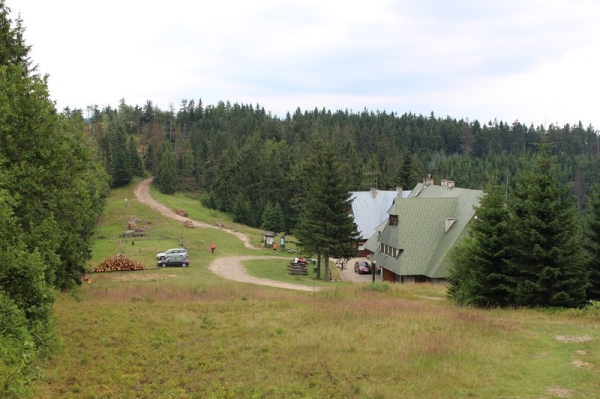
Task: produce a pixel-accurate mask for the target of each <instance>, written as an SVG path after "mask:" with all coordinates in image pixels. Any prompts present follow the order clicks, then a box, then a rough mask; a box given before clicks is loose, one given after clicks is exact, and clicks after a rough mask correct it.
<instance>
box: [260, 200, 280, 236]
mask: <svg viewBox="0 0 600 399" xmlns="http://www.w3.org/2000/svg"><path fill="white" fill-rule="evenodd" d="M260 227H261V228H262V229H264V230H269V231H273V232H275V233H276V234H277V233H281V232H282V231H285V217H284V215H283V211H282V210H281V205H279V203H276V204H275V205H273V204H272V203H270V202H269V203H267V205H266V206H265V209H264V211H263V213H262V223H261V226H260Z"/></svg>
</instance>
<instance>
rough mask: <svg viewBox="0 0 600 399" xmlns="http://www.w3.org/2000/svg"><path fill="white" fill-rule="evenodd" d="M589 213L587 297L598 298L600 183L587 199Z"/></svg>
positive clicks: (599, 277)
mask: <svg viewBox="0 0 600 399" xmlns="http://www.w3.org/2000/svg"><path fill="white" fill-rule="evenodd" d="M589 203H590V214H589V216H588V218H587V226H586V227H587V228H586V236H587V241H586V249H587V252H588V255H589V256H588V265H587V266H588V273H589V274H590V287H589V288H588V291H587V296H588V299H594V300H600V185H596V186H595V187H594V189H593V194H592V196H591V197H590V199H589Z"/></svg>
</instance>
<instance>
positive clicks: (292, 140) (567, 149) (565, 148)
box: [80, 99, 600, 231]
mask: <svg viewBox="0 0 600 399" xmlns="http://www.w3.org/2000/svg"><path fill="white" fill-rule="evenodd" d="M80 112H81V111H80ZM87 113H88V116H87V119H86V120H87V122H88V126H87V128H88V130H89V131H90V132H91V133H92V135H93V136H94V137H96V138H97V140H98V142H99V148H100V152H101V154H102V160H103V161H104V164H105V169H106V171H107V172H109V173H112V175H113V179H112V184H113V187H116V186H118V185H119V184H126V182H127V179H118V178H117V177H118V172H119V171H121V174H123V175H125V176H134V175H139V173H140V167H139V164H140V161H139V160H138V159H137V157H138V156H141V157H142V158H143V159H142V160H143V164H144V167H145V169H146V170H147V171H149V173H151V174H153V175H154V176H155V178H156V183H157V185H158V187H159V188H160V189H161V191H163V192H174V191H176V190H178V191H187V192H194V193H198V194H199V195H200V196H201V197H202V201H203V203H204V204H205V205H207V206H209V207H211V208H214V209H218V210H221V211H224V212H227V213H230V214H232V215H233V217H234V219H235V220H236V221H239V222H242V223H245V224H248V225H250V226H253V227H261V226H263V214H264V212H265V210H267V209H268V210H269V212H270V210H271V209H274V208H276V209H278V210H280V211H281V213H282V214H283V217H284V225H285V230H287V231H289V230H293V229H294V228H295V227H296V225H297V220H298V213H297V211H296V210H294V207H293V192H294V190H295V187H296V185H297V183H298V181H299V176H298V175H297V174H298V173H299V172H300V171H301V168H299V164H300V163H301V162H302V160H303V159H305V158H307V157H308V156H309V153H310V151H311V143H314V142H316V141H322V142H328V143H330V144H331V145H332V147H333V148H334V149H335V154H336V156H337V157H339V158H340V161H341V166H342V170H343V171H344V172H343V173H344V174H345V175H347V177H348V182H347V183H348V189H349V190H352V191H354V190H368V189H369V188H371V187H376V188H378V189H383V190H395V189H396V187H403V188H404V189H410V188H412V187H414V185H415V184H416V183H417V182H418V181H419V180H421V179H422V178H423V177H424V176H425V174H426V173H427V172H428V171H431V172H433V173H434V176H436V177H437V179H441V178H444V179H449V180H454V181H455V182H456V184H457V186H459V187H464V188H474V189H481V188H483V186H484V185H485V183H486V181H487V177H488V176H489V174H490V173H492V172H494V171H497V172H498V174H499V176H498V178H499V180H500V181H502V182H503V183H504V184H505V185H506V188H507V189H509V188H510V189H512V188H514V186H515V182H516V180H515V178H516V175H517V172H518V171H519V170H520V169H521V168H523V167H525V166H526V165H528V164H530V163H531V162H532V160H533V158H534V157H535V155H536V154H537V152H538V147H539V144H540V142H541V140H542V138H543V137H546V138H547V139H548V142H549V143H550V145H551V146H550V148H549V153H550V154H551V155H553V156H556V157H557V159H558V167H557V168H556V170H555V173H557V178H558V179H559V181H561V182H562V183H563V184H570V185H571V192H572V193H573V194H574V195H575V196H576V199H577V204H578V211H579V212H580V213H581V214H586V213H587V212H588V206H587V197H588V196H589V194H590V190H591V187H592V186H593V185H594V184H596V183H597V182H598V162H597V161H596V160H597V157H598V156H599V154H600V152H599V150H600V139H599V137H598V132H597V130H596V129H594V128H593V127H592V126H591V125H590V126H587V127H584V126H583V124H582V123H581V122H579V123H577V124H575V125H569V124H567V125H564V126H562V127H559V126H556V125H553V124H551V125H550V126H549V127H544V126H537V127H534V126H532V125H530V126H527V125H525V124H522V123H520V122H518V121H515V122H514V123H512V124H509V123H506V122H503V121H500V122H498V121H488V122H487V123H481V122H479V121H477V120H474V121H468V120H464V119H460V120H456V119H452V118H450V117H446V118H439V117H436V116H435V115H434V114H433V113H432V114H430V115H429V116H423V115H415V114H412V113H406V114H402V115H398V114H395V113H387V112H372V111H367V110H363V111H361V112H351V111H348V110H344V111H341V110H338V111H335V112H332V111H329V110H325V109H322V110H319V109H314V110H312V111H304V112H303V111H301V110H300V109H297V110H296V111H295V112H294V113H293V114H290V113H288V114H286V116H285V117H284V118H278V117H275V116H273V115H271V114H270V113H268V112H266V111H265V110H264V108H263V107H261V106H260V105H258V104H257V105H256V106H252V105H244V104H237V103H234V104H231V103H230V102H219V103H218V104H216V105H215V106H213V105H206V106H205V105H204V104H203V103H202V101H201V100H198V102H197V103H196V102H195V101H194V100H189V101H188V100H183V101H181V104H180V106H179V109H178V110H177V111H175V108H174V107H173V106H172V105H171V106H170V107H169V109H168V110H161V109H160V108H159V107H157V106H155V105H154V104H153V103H152V102H151V101H147V102H146V104H145V105H143V106H138V105H135V106H130V105H128V104H126V102H125V100H124V99H122V100H121V101H120V103H119V106H118V108H116V109H113V108H111V107H105V108H104V109H100V108H98V106H90V107H88V108H87ZM115 135H118V136H119V137H120V138H119V139H117V138H116V137H114V136H115ZM134 141H135V143H136V144H137V147H136V149H137V150H138V151H137V152H136V151H135V149H134V148H133V144H132V143H133V142H134ZM113 142H120V143H121V144H120V145H111V143H113ZM130 145H131V147H129V146H130ZM118 151H121V152H126V153H127V154H129V156H130V163H131V165H129V166H128V165H125V166H122V165H121V164H117V166H116V167H115V160H117V159H118V156H117V152H118ZM134 164H135V165H136V166H134ZM123 171H125V172H123ZM269 212H267V216H268V215H269Z"/></svg>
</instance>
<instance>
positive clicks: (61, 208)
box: [0, 0, 107, 397]
mask: <svg viewBox="0 0 600 399" xmlns="http://www.w3.org/2000/svg"><path fill="white" fill-rule="evenodd" d="M9 12H10V10H9V8H8V7H6V6H5V4H4V0H0V252H1V253H2V254H4V260H3V262H1V263H0V314H1V316H0V348H1V349H0V369H2V372H0V396H1V397H8V393H9V391H8V390H9V389H10V392H11V393H13V394H14V393H15V392H20V389H21V388H23V387H24V384H25V382H26V381H27V378H28V373H27V367H28V366H29V365H30V362H31V361H32V360H34V356H35V354H36V353H37V354H40V353H45V352H47V351H48V350H49V349H50V348H51V347H52V343H53V342H54V337H55V333H54V330H53V327H52V325H53V321H52V305H53V303H54V290H53V289H54V288H60V289H68V288H70V287H71V286H72V285H74V284H75V283H77V282H80V277H81V272H82V271H83V265H84V264H85V262H86V261H87V260H89V258H90V247H91V236H92V234H93V231H94V227H95V225H96V223H97V219H98V216H99V215H100V214H101V213H102V209H103V206H104V198H105V196H106V187H107V186H106V182H107V179H106V175H104V174H103V173H102V172H101V170H100V167H99V165H98V164H97V163H96V162H95V159H96V157H95V156H94V154H93V152H92V149H91V146H90V145H89V143H87V142H86V141H85V138H84V136H83V123H82V117H81V115H80V112H79V111H70V110H68V111H67V112H66V113H65V114H64V115H59V114H57V112H56V110H55V108H54V102H53V101H52V100H50V98H49V93H48V86H47V79H46V77H41V76H39V75H38V74H36V73H35V68H30V60H29V55H28V53H29V47H27V46H25V44H24V42H23V31H24V28H23V26H22V24H21V21H20V20H18V21H17V23H16V25H13V24H12V21H11V20H10V18H9Z"/></svg>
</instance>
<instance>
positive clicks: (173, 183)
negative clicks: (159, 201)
mask: <svg viewBox="0 0 600 399" xmlns="http://www.w3.org/2000/svg"><path fill="white" fill-rule="evenodd" d="M160 153H161V156H160V158H159V161H158V170H157V172H156V180H155V183H156V187H158V189H159V190H160V192H161V193H163V194H175V192H176V191H177V161H176V160H175V154H173V151H172V150H171V147H170V146H169V145H168V144H167V145H165V146H164V148H163V150H162V151H161V152H160Z"/></svg>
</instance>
